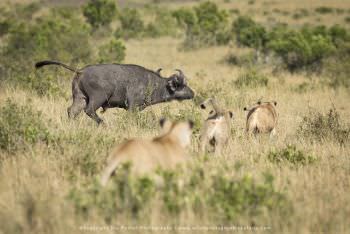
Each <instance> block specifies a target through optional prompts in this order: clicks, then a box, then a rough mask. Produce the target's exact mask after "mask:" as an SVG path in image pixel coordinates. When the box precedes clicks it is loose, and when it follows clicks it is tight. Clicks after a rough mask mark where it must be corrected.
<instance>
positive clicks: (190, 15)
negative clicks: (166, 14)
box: [172, 8, 197, 30]
mask: <svg viewBox="0 0 350 234" xmlns="http://www.w3.org/2000/svg"><path fill="white" fill-rule="evenodd" d="M172 15H173V17H174V18H175V19H176V20H177V23H178V24H179V25H180V26H183V27H186V30H187V29H189V28H191V27H193V26H194V25H195V24H196V23H197V18H196V14H195V12H194V11H193V10H192V9H187V8H180V9H177V10H175V11H173V13H172Z"/></svg>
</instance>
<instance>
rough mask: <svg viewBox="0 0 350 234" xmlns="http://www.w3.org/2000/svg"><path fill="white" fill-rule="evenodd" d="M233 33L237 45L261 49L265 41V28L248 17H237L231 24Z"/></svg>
mask: <svg viewBox="0 0 350 234" xmlns="http://www.w3.org/2000/svg"><path fill="white" fill-rule="evenodd" d="M233 32H234V34H235V37H236V41H237V43H238V44H239V45H244V46H248V47H252V48H256V49H261V48H263V47H264V46H265V43H266V41H267V33H266V30H265V28H264V27H263V26H261V25H260V24H258V23H256V22H254V21H253V20H252V19H251V18H250V17H248V16H239V17H238V18H237V19H236V20H235V21H234V22H233Z"/></svg>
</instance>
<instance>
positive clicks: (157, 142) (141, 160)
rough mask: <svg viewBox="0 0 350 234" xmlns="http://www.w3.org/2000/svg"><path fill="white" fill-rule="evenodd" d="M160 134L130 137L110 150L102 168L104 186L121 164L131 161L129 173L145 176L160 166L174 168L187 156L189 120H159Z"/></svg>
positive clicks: (189, 130)
mask: <svg viewBox="0 0 350 234" xmlns="http://www.w3.org/2000/svg"><path fill="white" fill-rule="evenodd" d="M160 125H161V127H162V134H161V135H160V136H158V137H155V138H153V139H151V140H145V139H130V140H128V141H126V142H124V143H122V144H121V145H119V146H117V147H116V148H115V149H114V150H113V151H112V153H111V155H110V158H109V161H108V165H107V167H106V168H105V169H104V170H103V173H102V177H101V184H102V185H103V186H105V185H106V184H107V182H108V179H109V177H110V176H111V175H112V174H113V172H114V170H115V169H116V168H117V167H118V166H119V165H120V164H122V163H125V162H130V163H131V173H132V174H134V175H139V176H140V175H145V174H147V173H150V172H152V171H154V170H155V169H156V168H158V167H160V168H162V169H173V168H175V166H176V165H177V164H182V163H184V162H185V161H186V160H187V159H188V158H189V157H188V155H187V152H186V147H187V146H189V145H190V142H191V134H192V128H193V122H192V121H186V122H171V121H169V120H165V119H161V120H160Z"/></svg>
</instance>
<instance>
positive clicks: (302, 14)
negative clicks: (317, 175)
mask: <svg viewBox="0 0 350 234" xmlns="http://www.w3.org/2000/svg"><path fill="white" fill-rule="evenodd" d="M307 16H309V11H308V10H307V9H297V11H296V12H295V13H294V14H293V18H294V19H300V18H305V17H307Z"/></svg>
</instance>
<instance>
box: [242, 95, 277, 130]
mask: <svg viewBox="0 0 350 234" xmlns="http://www.w3.org/2000/svg"><path fill="white" fill-rule="evenodd" d="M276 105H277V102H275V101H273V102H261V101H259V102H257V103H256V104H255V105H254V106H252V107H250V108H249V109H248V108H246V107H244V111H248V115H247V123H246V131H247V132H248V133H249V134H253V135H256V134H258V133H270V136H273V135H275V134H276V125H277V113H276V109H275V106H276Z"/></svg>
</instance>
